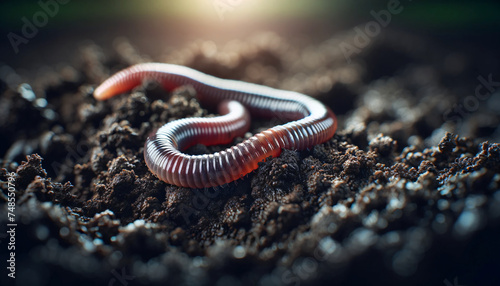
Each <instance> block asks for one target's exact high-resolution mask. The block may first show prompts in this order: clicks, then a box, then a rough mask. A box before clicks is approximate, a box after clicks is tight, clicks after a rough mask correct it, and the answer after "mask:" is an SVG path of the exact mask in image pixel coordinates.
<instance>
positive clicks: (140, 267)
mask: <svg viewBox="0 0 500 286" xmlns="http://www.w3.org/2000/svg"><path fill="white" fill-rule="evenodd" d="M351 39H352V35H351V34H349V33H346V34H343V35H339V36H337V37H335V38H331V39H328V40H326V41H323V42H321V43H319V44H315V45H308V44H307V42H308V41H307V37H305V36H304V37H303V38H301V40H300V41H298V43H297V42H289V41H287V40H284V39H282V38H280V37H278V36H276V35H274V34H270V33H261V34H258V35H256V36H255V37H251V38H248V39H245V40H241V41H239V42H232V43H231V45H223V44H222V45H218V46H215V47H214V44H213V43H212V42H203V41H198V42H193V43H191V44H189V45H187V46H184V47H180V48H179V49H177V50H175V52H170V53H166V55H165V56H161V57H158V58H154V60H155V61H159V62H169V63H177V64H183V65H186V66H190V67H193V68H195V69H198V70H200V71H202V72H205V73H209V74H213V75H215V76H219V77H223V78H233V79H240V80H244V81H249V82H255V83H259V84H265V85H269V86H274V87H277V88H283V89H289V90H296V91H299V92H303V93H306V94H309V95H311V96H313V97H316V98H318V99H320V100H321V101H323V102H324V103H325V104H327V105H328V106H330V108H331V109H332V110H333V111H334V112H335V113H336V114H337V116H338V118H339V129H338V131H337V133H336V135H335V136H334V137H333V138H332V139H331V140H329V141H328V142H326V143H324V144H321V145H318V146H315V147H314V148H312V149H311V150H307V151H301V152H297V151H294V150H285V151H284V152H283V153H282V154H281V156H279V157H278V158H273V159H270V160H268V161H267V162H263V163H262V164H261V165H260V167H259V168H258V169H257V170H256V171H255V172H253V173H251V174H249V175H248V176H246V177H245V178H244V179H242V180H239V181H236V182H234V183H231V184H228V185H226V186H222V187H218V188H214V189H202V190H193V189H186V188H179V187H176V186H172V185H168V184H166V183H164V182H161V181H159V180H158V179H157V178H155V177H154V176H153V175H152V174H151V173H150V172H149V170H148V169H147V167H146V165H145V162H144V158H143V144H144V142H145V140H146V138H147V136H148V135H149V134H150V133H151V132H152V131H153V130H155V129H156V128H158V127H160V126H161V125H163V124H165V123H166V122H169V121H172V120H175V119H178V118H183V117H191V116H211V115H214V114H213V113H212V111H211V110H205V109H203V107H201V106H200V105H199V103H198V102H197V101H196V99H195V94H196V91H195V90H193V89H192V88H190V87H182V88H180V89H178V90H176V91H175V92H173V93H172V94H168V93H167V92H165V91H164V90H162V89H161V88H160V87H159V86H158V85H157V84H156V83H145V84H144V85H143V86H142V87H140V88H137V89H136V90H134V91H132V92H131V93H130V94H127V95H123V96H119V97H116V98H113V99H111V100H109V101H106V102H97V101H95V100H94V99H93V97H92V92H93V88H95V87H96V86H97V84H99V83H100V82H102V81H103V80H104V79H106V78H107V77H108V76H109V75H110V74H112V73H114V72H116V71H118V70H120V69H122V68H125V67H127V66H129V65H131V64H134V63H138V62H143V61H146V60H150V59H149V58H146V57H144V56H142V55H140V53H139V52H137V51H136V50H135V49H134V48H133V45H132V44H131V43H130V42H128V41H126V40H122V41H121V42H120V43H119V44H117V45H116V49H115V50H113V51H103V50H102V49H101V48H100V47H98V46H95V45H88V46H86V47H84V48H83V49H82V51H81V53H80V54H78V55H75V57H77V56H79V57H81V59H82V60H81V62H80V64H79V65H77V66H70V65H63V66H59V67H57V68H51V69H48V70H46V71H45V72H44V73H39V74H38V75H37V76H35V77H33V78H31V79H21V78H20V77H18V76H16V74H15V71H14V70H11V71H10V73H8V75H9V76H4V77H3V78H1V79H0V90H1V94H2V96H1V98H0V108H1V112H0V134H1V138H2V140H1V141H0V150H1V152H0V153H1V154H2V157H3V159H2V161H1V164H2V167H3V169H1V171H0V180H1V181H2V182H1V188H2V192H1V193H0V204H1V211H0V222H1V223H0V225H2V229H3V228H4V227H6V225H7V223H8V222H7V218H8V216H7V208H6V206H7V200H8V183H7V182H8V178H9V175H13V177H14V178H15V182H14V184H15V189H16V209H15V214H16V217H15V221H16V222H17V224H18V225H17V228H16V252H15V253H16V269H17V272H16V283H17V285H147V284H153V285H320V284H321V285H344V284H345V285H353V284H355V285H372V284H382V285H405V286H406V285H424V284H425V285H448V283H449V285H454V284H453V283H455V285H482V286H484V285H500V278H499V276H498V274H497V271H498V269H499V267H500V262H499V258H498V257H499V256H498V254H499V253H500V244H499V243H498V241H499V239H500V228H499V227H498V226H499V223H500V145H499V144H497V143H491V142H499V141H500V129H499V127H498V126H499V122H500V115H499V114H500V112H499V106H500V105H499V104H498V103H499V102H500V97H499V96H500V95H499V93H498V92H496V93H495V90H489V89H484V91H485V92H486V91H490V93H489V95H486V96H484V97H481V98H479V97H477V95H475V93H474V92H475V90H476V86H477V85H478V84H481V81H479V80H478V77H479V76H482V77H483V78H485V79H488V76H491V77H492V78H493V80H499V79H500V78H499V76H500V73H496V74H495V73H493V74H488V73H486V74H481V73H478V71H480V70H481V64H482V63H485V62H487V61H489V60H490V59H491V57H490V55H491V54H488V53H470V52H469V51H468V50H467V48H463V49H460V48H457V47H450V46H446V45H444V46H443V45H438V44H431V43H430V42H429V41H426V40H424V39H422V38H419V37H416V36H408V35H406V34H400V33H397V32H385V33H384V34H383V35H381V36H379V37H378V38H377V39H376V40H373V42H372V43H371V45H370V46H368V47H366V48H364V49H363V50H362V51H361V52H360V53H359V54H356V55H353V57H352V61H351V62H350V63H349V62H348V61H346V58H345V57H344V55H343V53H342V52H341V50H340V49H339V44H340V43H342V42H343V41H347V42H349V41H351ZM450 50H453V52H450ZM491 53H493V51H491ZM4 68H5V67H4ZM496 71H498V70H496ZM19 83H23V84H22V85H18V84H19ZM471 96H472V97H471ZM471 98H472V99H471ZM474 98H475V99H476V101H477V102H478V104H477V106H473V107H474V108H472V107H470V106H469V107H470V108H465V109H464V106H465V107H467V106H468V105H467V104H471V100H473V99H474ZM460 106H461V107H460ZM460 108H461V109H460ZM464 110H465V111H464ZM279 123H280V121H279V119H276V120H272V121H264V120H258V119H255V120H254V122H253V123H252V128H251V132H252V133H255V132H258V131H261V130H263V129H265V128H269V127H272V126H274V125H276V124H279ZM447 131H452V132H454V134H460V135H461V136H460V137H459V136H458V135H454V134H453V133H448V132H447ZM238 140H242V139H241V138H238V139H236V141H238ZM486 140H490V141H491V142H488V141H486ZM224 147H225V146H215V147H205V146H202V145H198V146H195V147H193V148H191V149H190V150H188V152H190V153H192V154H195V153H196V154H199V153H207V152H214V151H217V150H220V149H222V148H224ZM11 172H13V173H11ZM2 238H3V240H2V243H1V249H0V253H2V257H7V255H8V252H7V241H8V239H9V238H8V237H7V236H6V235H5V231H2V234H0V239H2ZM4 254H5V255H6V256H4ZM3 260H4V262H3V263H2V265H4V266H2V269H4V270H5V268H6V267H5V259H3ZM9 279H10V278H8V277H7V274H6V273H4V274H2V276H1V278H0V281H1V283H0V284H1V285H7V284H6V283H8V282H9V281H10V280H9ZM455 281H456V282H455ZM9 283H10V282H9ZM457 283H458V284H457ZM9 285H10V284H9Z"/></svg>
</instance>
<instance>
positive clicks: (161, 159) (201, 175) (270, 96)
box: [94, 63, 337, 188]
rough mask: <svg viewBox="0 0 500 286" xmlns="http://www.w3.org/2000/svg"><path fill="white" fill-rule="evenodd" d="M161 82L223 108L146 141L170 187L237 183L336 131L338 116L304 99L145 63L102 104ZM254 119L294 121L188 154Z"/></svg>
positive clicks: (102, 92) (116, 78) (111, 86)
mask: <svg viewBox="0 0 500 286" xmlns="http://www.w3.org/2000/svg"><path fill="white" fill-rule="evenodd" d="M146 79H149V80H156V81H158V82H159V83H160V84H161V85H162V86H163V87H164V88H165V89H166V90H168V91H171V90H173V89H175V88H176V87H179V86H183V85H191V86H193V87H194V89H195V90H196V94H197V95H196V97H197V99H198V101H199V102H200V103H201V105H202V106H204V107H206V108H214V107H217V106H218V107H219V113H220V114H221V116H219V117H214V118H184V119H178V120H175V121H172V122H170V123H167V124H165V125H163V126H162V127H161V128H160V129H158V131H157V132H156V134H153V135H151V136H149V138H148V139H147V140H146V143H145V145H144V158H145V161H146V164H147V166H148V168H149V170H150V171H151V172H152V173H153V174H155V175H156V176H157V177H158V178H159V179H161V180H162V181H165V182H166V183H169V184H173V185H177V186H182V187H190V188H206V187H215V186H220V185H224V184H227V183H230V182H232V181H235V180H237V179H239V178H241V177H243V176H245V175H246V174H248V173H250V172H252V171H253V170H255V169H257V167H258V163H259V162H262V161H264V160H266V159H267V158H268V157H271V156H272V157H277V156H278V155H279V154H280V153H281V150H282V149H292V150H304V149H308V148H311V147H312V146H314V145H317V144H320V143H323V142H325V141H327V140H328V139H330V138H331V137H332V136H333V134H334V133H335V130H336V129H337V120H336V117H335V114H334V113H333V112H332V111H331V110H330V109H329V108H328V107H326V106H325V105H323V104H322V103H321V102H319V101H318V100H316V99H313V98H312V97H309V96H307V95H304V94H301V93H297V92H292V91H286V90H280V89H274V88H271V87H267V86H262V85H257V84H252V83H247V82H242V81H236V80H228V79H220V78H217V77H213V76H210V75H207V74H204V73H201V72H199V71H196V70H193V69H191V68H188V67H184V66H178V65H172V64H160V63H144V64H137V65H134V66H131V67H129V68H127V69H125V70H122V71H120V72H118V73H116V74H115V75H113V76H111V77H110V78H109V79H107V80H106V81H104V82H103V83H102V84H101V85H100V86H98V87H97V88H96V90H95V92H94V97H95V98H96V99H97V100H105V99H108V98H110V97H113V96H115V95H117V94H120V93H124V92H126V91H129V90H131V89H133V88H134V87H136V86H138V85H140V84H141V83H142V82H143V81H144V80H146ZM250 115H251V116H259V117H264V118H273V117H279V118H282V119H286V120H289V121H291V122H289V123H286V124H283V125H278V126H275V127H272V128H270V129H267V130H265V131H263V132H260V133H258V134H255V135H254V136H252V137H250V138H248V139H246V140H244V141H243V142H241V143H239V144H236V145H234V146H232V147H230V148H227V149H226V150H225V151H220V152H215V153H213V154H204V155H188V154H185V153H182V151H183V150H185V149H187V148H189V147H190V146H193V145H195V144H198V143H202V144H204V145H207V146H209V145H217V144H229V143H231V142H232V140H233V138H235V137H237V136H243V135H244V134H245V132H247V131H248V129H249V127H250Z"/></svg>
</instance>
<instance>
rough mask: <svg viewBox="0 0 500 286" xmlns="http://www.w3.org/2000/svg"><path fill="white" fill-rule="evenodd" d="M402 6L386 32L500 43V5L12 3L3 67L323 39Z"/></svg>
mask: <svg viewBox="0 0 500 286" xmlns="http://www.w3.org/2000/svg"><path fill="white" fill-rule="evenodd" d="M398 3H399V6H398V7H400V8H399V9H402V10H401V12H400V13H397V14H394V15H392V16H393V17H392V19H391V20H390V23H389V25H388V27H387V28H390V29H403V30H405V31H407V32H411V33H416V34H419V35H426V36H428V37H432V38H433V39H434V40H435V41H439V42H448V41H459V42H461V43H463V44H465V45H470V44H474V45H498V31H499V27H500V17H498V11H500V4H499V3H498V1H411V0H402V1H388V0H377V1H367V0H365V1H356V2H352V1H337V0H315V1H306V0H296V1H287V0H274V1H264V0H185V1H169V0H150V1H147V2H144V1H139V0H127V1H123V0H121V1H120V0H108V1H97V0H85V1H82V0H59V1H57V0H41V1H27V0H25V1H21V0H18V1H12V0H8V1H2V2H1V3H0V32H1V34H2V45H1V46H0V61H2V62H4V63H7V64H9V65H12V66H14V67H18V68H20V67H22V68H28V67H29V68H31V67H33V65H36V64H42V63H46V64H50V63H53V62H57V61H61V60H63V61H64V60H71V58H72V57H74V50H75V49H77V48H78V45H80V44H81V43H82V42H83V41H92V42H94V43H96V44H98V45H101V46H103V47H109V46H111V45H112V43H113V40H115V39H116V37H127V38H129V39H132V41H133V43H134V44H135V45H136V46H137V47H138V48H139V49H140V50H141V51H142V52H144V53H147V54H151V55H156V54H158V53H160V52H162V51H164V50H165V49H166V48H168V47H172V46H180V45H181V44H182V43H183V42H186V41H192V40H193V39H200V38H202V39H204V40H207V39H208V40H214V41H227V40H229V39H232V38H240V39H244V38H245V37H247V36H248V35H251V34H252V33H254V32H255V31H261V30H271V31H274V32H276V33H278V34H279V35H280V36H281V37H284V38H285V39H293V38H294V37H296V36H297V35H304V34H306V35H309V36H311V37H312V38H314V39H316V40H323V39H327V38H329V37H333V36H335V35H336V33H339V32H341V31H344V30H347V29H352V28H353V27H355V26H357V25H360V24H363V23H366V22H368V21H371V20H373V16H372V14H371V13H370V12H371V11H372V10H373V11H375V12H378V11H380V10H382V9H387V7H388V5H395V6H396V5H397V4H398ZM41 4H43V5H41ZM42 6H43V7H42ZM41 11H42V13H41ZM43 11H46V12H43ZM398 11H399V10H398ZM44 13H45V16H44V15H43V14H44ZM23 19H24V20H23ZM26 20H27V21H28V22H30V23H32V24H35V29H36V30H37V31H36V32H33V33H31V32H32V31H31V30H30V29H25V31H24V32H27V34H26V35H23V27H24V26H25V25H26V22H27V21H26ZM12 33H13V34H12ZM9 34H10V35H11V36H10V37H9V36H8V35H9ZM14 34H15V35H14ZM16 36H19V37H22V39H21V38H17V37H16ZM13 37H14V38H15V39H14V40H13ZM13 41H14V42H15V43H17V44H16V45H17V46H18V48H13ZM16 49H17V50H18V52H16Z"/></svg>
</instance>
